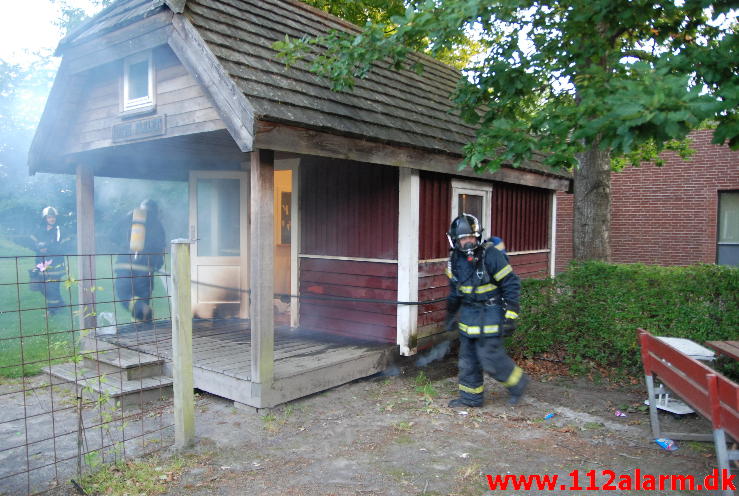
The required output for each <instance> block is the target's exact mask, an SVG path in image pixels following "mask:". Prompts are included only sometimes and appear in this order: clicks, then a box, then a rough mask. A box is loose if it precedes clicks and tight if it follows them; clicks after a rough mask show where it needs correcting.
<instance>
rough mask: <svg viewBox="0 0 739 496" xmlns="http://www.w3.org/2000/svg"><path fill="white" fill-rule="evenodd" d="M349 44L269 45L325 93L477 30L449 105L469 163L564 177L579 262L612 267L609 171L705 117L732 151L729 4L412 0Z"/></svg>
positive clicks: (339, 37)
mask: <svg viewBox="0 0 739 496" xmlns="http://www.w3.org/2000/svg"><path fill="white" fill-rule="evenodd" d="M408 4H409V6H408V8H407V9H406V11H405V12H404V13H403V14H402V15H398V16H393V17H391V20H390V24H388V23H385V22H374V23H367V24H366V25H365V26H364V28H363V30H362V32H361V34H359V35H358V36H356V37H355V36H354V35H350V34H346V33H337V32H334V33H331V34H329V35H328V36H325V37H323V38H321V39H303V40H288V41H287V42H285V43H281V44H280V45H278V48H279V49H280V50H281V51H282V54H283V56H284V57H286V60H288V61H289V60H291V59H294V58H295V57H299V56H311V57H313V60H314V64H313V69H314V70H315V71H316V72H317V73H319V74H322V75H324V76H327V77H329V78H330V79H331V80H332V83H333V87H334V89H335V90H347V89H351V87H352V84H353V81H354V78H356V77H364V76H365V75H366V74H367V72H368V71H370V70H371V69H372V67H373V65H374V64H376V63H389V64H390V65H392V66H393V67H401V66H403V64H404V63H405V61H406V60H407V55H408V54H409V53H410V51H411V50H412V49H413V48H414V47H418V46H419V45H422V44H423V43H427V50H428V51H429V53H430V54H431V55H436V54H441V53H444V52H445V51H450V50H452V51H453V49H454V47H455V44H457V43H458V40H459V37H460V36H463V35H468V34H469V33H477V35H478V40H479V43H480V46H481V48H482V49H483V50H482V51H481V53H480V56H479V57H473V58H472V59H471V60H470V63H469V64H467V66H466V67H465V70H464V73H463V77H461V78H460V83H459V86H458V89H457V91H456V92H455V94H454V95H453V96H452V98H453V99H454V101H455V102H456V103H457V104H458V105H459V108H460V111H461V115H462V117H463V118H464V119H465V120H466V121H467V122H469V123H472V124H476V125H478V126H479V131H478V132H477V137H476V140H475V141H474V142H472V143H470V144H468V145H467V147H466V149H465V153H466V158H465V162H464V163H465V165H468V166H470V167H473V168H475V169H477V170H483V169H487V170H495V169H497V168H499V167H500V166H501V165H502V164H510V165H513V166H518V165H520V164H521V163H523V162H524V161H527V160H530V159H532V158H534V157H535V156H538V154H540V153H541V154H542V155H541V156H542V157H543V161H544V162H545V163H546V164H548V165H550V166H552V167H560V168H567V169H570V170H574V171H575V174H574V180H575V239H574V242H575V255H576V257H577V258H581V259H589V258H600V259H607V258H608V230H609V226H610V216H609V213H608V210H609V208H610V172H611V166H616V167H623V166H624V165H626V164H638V163H639V162H640V161H641V160H645V159H654V158H656V157H657V155H658V154H659V153H660V152H661V151H662V150H664V149H665V147H669V146H673V144H674V143H675V141H676V140H681V139H684V138H685V137H686V136H687V134H688V133H689V132H690V131H691V130H692V129H694V128H696V127H698V126H699V125H701V123H703V122H704V121H706V120H707V119H710V120H713V121H714V122H715V124H716V128H715V133H714V143H716V144H724V143H728V144H730V145H731V146H732V147H739V122H738V118H737V108H738V107H739V87H738V85H737V82H738V80H739V78H738V77H737V72H738V71H737V64H739V53H737V52H738V48H739V36H738V35H739V33H737V29H738V28H737V22H736V18H735V12H734V11H732V10H731V9H732V8H736V7H737V4H736V2H735V1H730V0H715V1H711V0H685V1H683V2H674V1H672V0H630V1H626V0H541V1H533V0H499V1H496V2H490V1H488V0H416V1H411V2H408Z"/></svg>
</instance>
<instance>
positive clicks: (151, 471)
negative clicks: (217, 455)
mask: <svg viewBox="0 0 739 496" xmlns="http://www.w3.org/2000/svg"><path fill="white" fill-rule="evenodd" d="M193 462H194V460H192V459H186V458H182V457H175V458H172V459H170V460H161V459H159V458H149V459H145V460H139V461H133V462H123V461H122V462H118V463H116V464H114V465H106V466H104V467H101V468H100V469H99V470H97V471H94V472H92V473H90V474H87V475H85V476H84V477H83V478H82V480H80V485H81V486H82V488H83V489H84V490H85V492H86V493H87V494H108V495H119V496H123V495H133V494H147V495H154V494H164V493H166V492H167V486H168V485H169V484H171V483H172V482H173V481H175V480H177V479H178V478H179V476H180V475H181V474H182V472H183V471H184V470H185V468H187V467H188V465H190V464H192V463H193Z"/></svg>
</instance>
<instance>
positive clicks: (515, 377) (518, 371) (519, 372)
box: [503, 365, 523, 387]
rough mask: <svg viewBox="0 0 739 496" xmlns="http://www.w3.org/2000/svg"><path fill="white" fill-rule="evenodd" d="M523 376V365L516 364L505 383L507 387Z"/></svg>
mask: <svg viewBox="0 0 739 496" xmlns="http://www.w3.org/2000/svg"><path fill="white" fill-rule="evenodd" d="M521 377H523V370H521V367H519V366H518V365H516V366H515V367H514V368H513V372H511V375H509V376H508V380H507V381H505V382H504V383H503V385H504V386H505V387H513V386H515V385H516V384H518V382H519V381H520V380H521Z"/></svg>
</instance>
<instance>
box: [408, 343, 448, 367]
mask: <svg viewBox="0 0 739 496" xmlns="http://www.w3.org/2000/svg"><path fill="white" fill-rule="evenodd" d="M450 346H451V343H450V342H449V341H444V342H441V343H439V344H437V345H436V346H434V347H433V348H431V351H429V352H428V353H426V354H425V355H421V357H420V358H419V359H418V360H416V367H425V366H426V365H428V364H430V363H431V362H435V361H436V360H440V359H442V358H444V357H445V356H446V354H447V353H449V347H450Z"/></svg>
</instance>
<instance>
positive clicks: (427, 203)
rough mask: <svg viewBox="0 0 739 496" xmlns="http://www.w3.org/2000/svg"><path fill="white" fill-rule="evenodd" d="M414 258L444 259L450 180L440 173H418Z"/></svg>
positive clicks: (449, 211) (448, 222)
mask: <svg viewBox="0 0 739 496" xmlns="http://www.w3.org/2000/svg"><path fill="white" fill-rule="evenodd" d="M420 179H421V181H420V194H419V196H420V212H419V214H420V215H419V217H420V218H419V222H420V229H419V239H418V257H419V259H420V260H433V259H435V258H444V257H446V256H447V255H448V254H449V243H448V242H447V239H446V232H447V229H449V224H450V223H451V221H452V220H451V219H450V216H451V206H450V205H451V194H452V191H451V179H450V177H449V176H446V175H443V174H434V173H428V172H422V173H421V176H420Z"/></svg>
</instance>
